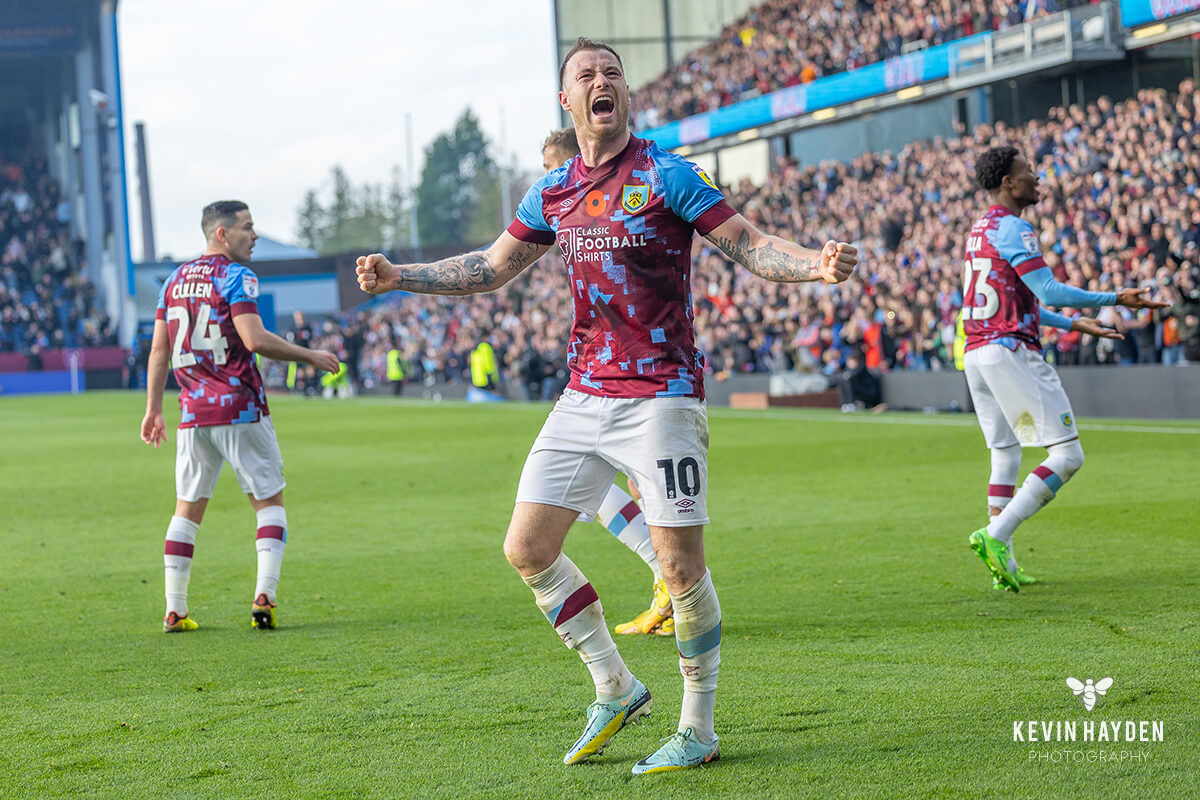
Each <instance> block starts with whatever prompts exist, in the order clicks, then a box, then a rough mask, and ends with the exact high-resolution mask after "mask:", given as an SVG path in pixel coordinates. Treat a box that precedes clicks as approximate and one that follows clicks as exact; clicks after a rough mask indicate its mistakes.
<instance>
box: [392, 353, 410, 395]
mask: <svg viewBox="0 0 1200 800" xmlns="http://www.w3.org/2000/svg"><path fill="white" fill-rule="evenodd" d="M407 372H408V363H407V362H406V361H405V360H404V354H403V353H401V352H400V351H399V350H397V349H396V348H394V347H393V348H392V349H391V350H388V354H387V379H388V380H389V381H391V382H392V394H394V395H399V394H401V393H402V392H403V391H404V376H405V374H406V373H407Z"/></svg>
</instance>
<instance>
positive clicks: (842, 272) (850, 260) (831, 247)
mask: <svg viewBox="0 0 1200 800" xmlns="http://www.w3.org/2000/svg"><path fill="white" fill-rule="evenodd" d="M856 264H858V248H857V247H855V246H854V245H852V244H847V243H845V242H835V241H832V240H830V241H828V242H826V243H825V246H824V247H823V248H821V264H820V266H819V267H817V274H818V275H820V276H821V280H823V281H825V282H826V283H841V282H842V281H844V280H846V279H847V278H849V277H850V276H851V275H853V274H854V267H855V265H856Z"/></svg>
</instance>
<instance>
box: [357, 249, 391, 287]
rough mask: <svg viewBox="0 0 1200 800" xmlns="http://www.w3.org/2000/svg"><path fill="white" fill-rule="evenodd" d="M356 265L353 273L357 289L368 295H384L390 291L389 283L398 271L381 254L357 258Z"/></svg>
mask: <svg viewBox="0 0 1200 800" xmlns="http://www.w3.org/2000/svg"><path fill="white" fill-rule="evenodd" d="M356 263H357V265H358V266H357V267H355V270H354V272H355V274H357V275H358V288H360V289H362V290H363V291H364V292H367V293H368V294H384V293H385V292H390V291H391V290H392V287H391V281H392V279H393V278H395V277H396V274H397V272H399V270H397V269H396V265H395V264H393V263H391V262H390V261H388V260H387V258H386V257H384V256H383V254H381V253H372V254H371V255H369V256H359V257H358V261H357V262H356Z"/></svg>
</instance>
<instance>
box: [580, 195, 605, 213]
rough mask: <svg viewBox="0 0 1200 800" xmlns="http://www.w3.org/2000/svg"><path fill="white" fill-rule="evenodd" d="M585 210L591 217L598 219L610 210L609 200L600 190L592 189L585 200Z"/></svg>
mask: <svg viewBox="0 0 1200 800" xmlns="http://www.w3.org/2000/svg"><path fill="white" fill-rule="evenodd" d="M583 210H584V211H586V212H587V213H588V216H589V217H598V216H600V215H601V214H603V213H604V212H605V211H607V210H608V198H607V197H605V196H604V192H602V191H600V190H599V189H592V190H591V191H590V192H588V193H587V197H584V198H583Z"/></svg>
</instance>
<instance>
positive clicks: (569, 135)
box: [542, 128, 579, 158]
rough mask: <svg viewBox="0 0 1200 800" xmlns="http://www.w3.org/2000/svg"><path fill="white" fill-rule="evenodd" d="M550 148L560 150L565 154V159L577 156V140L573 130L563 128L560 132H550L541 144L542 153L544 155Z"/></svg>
mask: <svg viewBox="0 0 1200 800" xmlns="http://www.w3.org/2000/svg"><path fill="white" fill-rule="evenodd" d="M550 148H554V149H555V150H562V151H563V152H564V153H566V154H567V158H570V157H571V156H577V155H579V139H578V138H577V137H576V136H575V129H574V128H563V129H562V130H561V131H551V132H550V135H549V136H547V137H546V141H544V142H542V152H543V153H545V152H546V151H547V150H549V149H550Z"/></svg>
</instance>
